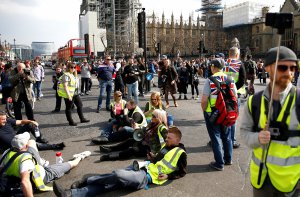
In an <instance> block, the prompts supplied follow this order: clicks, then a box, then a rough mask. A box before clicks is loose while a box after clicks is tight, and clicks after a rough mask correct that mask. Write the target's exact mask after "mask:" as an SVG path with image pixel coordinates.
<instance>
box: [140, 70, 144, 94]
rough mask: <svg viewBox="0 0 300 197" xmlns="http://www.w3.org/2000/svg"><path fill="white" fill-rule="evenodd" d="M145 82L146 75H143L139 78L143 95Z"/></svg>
mask: <svg viewBox="0 0 300 197" xmlns="http://www.w3.org/2000/svg"><path fill="white" fill-rule="evenodd" d="M144 82H145V75H144V74H142V75H140V76H139V92H140V94H141V95H143V94H144Z"/></svg>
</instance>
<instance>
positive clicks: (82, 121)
mask: <svg viewBox="0 0 300 197" xmlns="http://www.w3.org/2000/svg"><path fill="white" fill-rule="evenodd" d="M80 122H81V123H85V122H90V120H88V119H85V118H83V119H81V120H80Z"/></svg>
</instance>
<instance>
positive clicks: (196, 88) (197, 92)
mask: <svg viewBox="0 0 300 197" xmlns="http://www.w3.org/2000/svg"><path fill="white" fill-rule="evenodd" d="M194 88H195V90H196V94H197V96H199V89H198V83H192V84H191V89H192V95H193V96H194V93H195V92H194Z"/></svg>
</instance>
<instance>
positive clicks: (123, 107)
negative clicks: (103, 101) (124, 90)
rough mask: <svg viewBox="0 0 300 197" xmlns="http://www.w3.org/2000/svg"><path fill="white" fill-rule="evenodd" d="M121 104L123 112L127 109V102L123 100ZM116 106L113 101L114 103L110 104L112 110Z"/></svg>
mask: <svg viewBox="0 0 300 197" xmlns="http://www.w3.org/2000/svg"><path fill="white" fill-rule="evenodd" d="M121 104H122V105H121V108H122V109H121V110H123V109H125V107H126V101H125V100H123V99H122V100H121ZM115 105H116V102H115V101H113V102H111V103H110V106H111V108H113V107H115Z"/></svg>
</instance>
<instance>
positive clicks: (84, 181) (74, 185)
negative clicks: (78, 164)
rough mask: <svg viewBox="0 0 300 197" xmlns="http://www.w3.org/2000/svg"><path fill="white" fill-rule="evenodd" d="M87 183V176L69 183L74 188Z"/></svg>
mask: <svg viewBox="0 0 300 197" xmlns="http://www.w3.org/2000/svg"><path fill="white" fill-rule="evenodd" d="M86 185H87V177H83V178H82V179H80V180H79V181H75V182H74V183H73V184H72V185H71V189H76V188H81V187H84V186H86Z"/></svg>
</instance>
